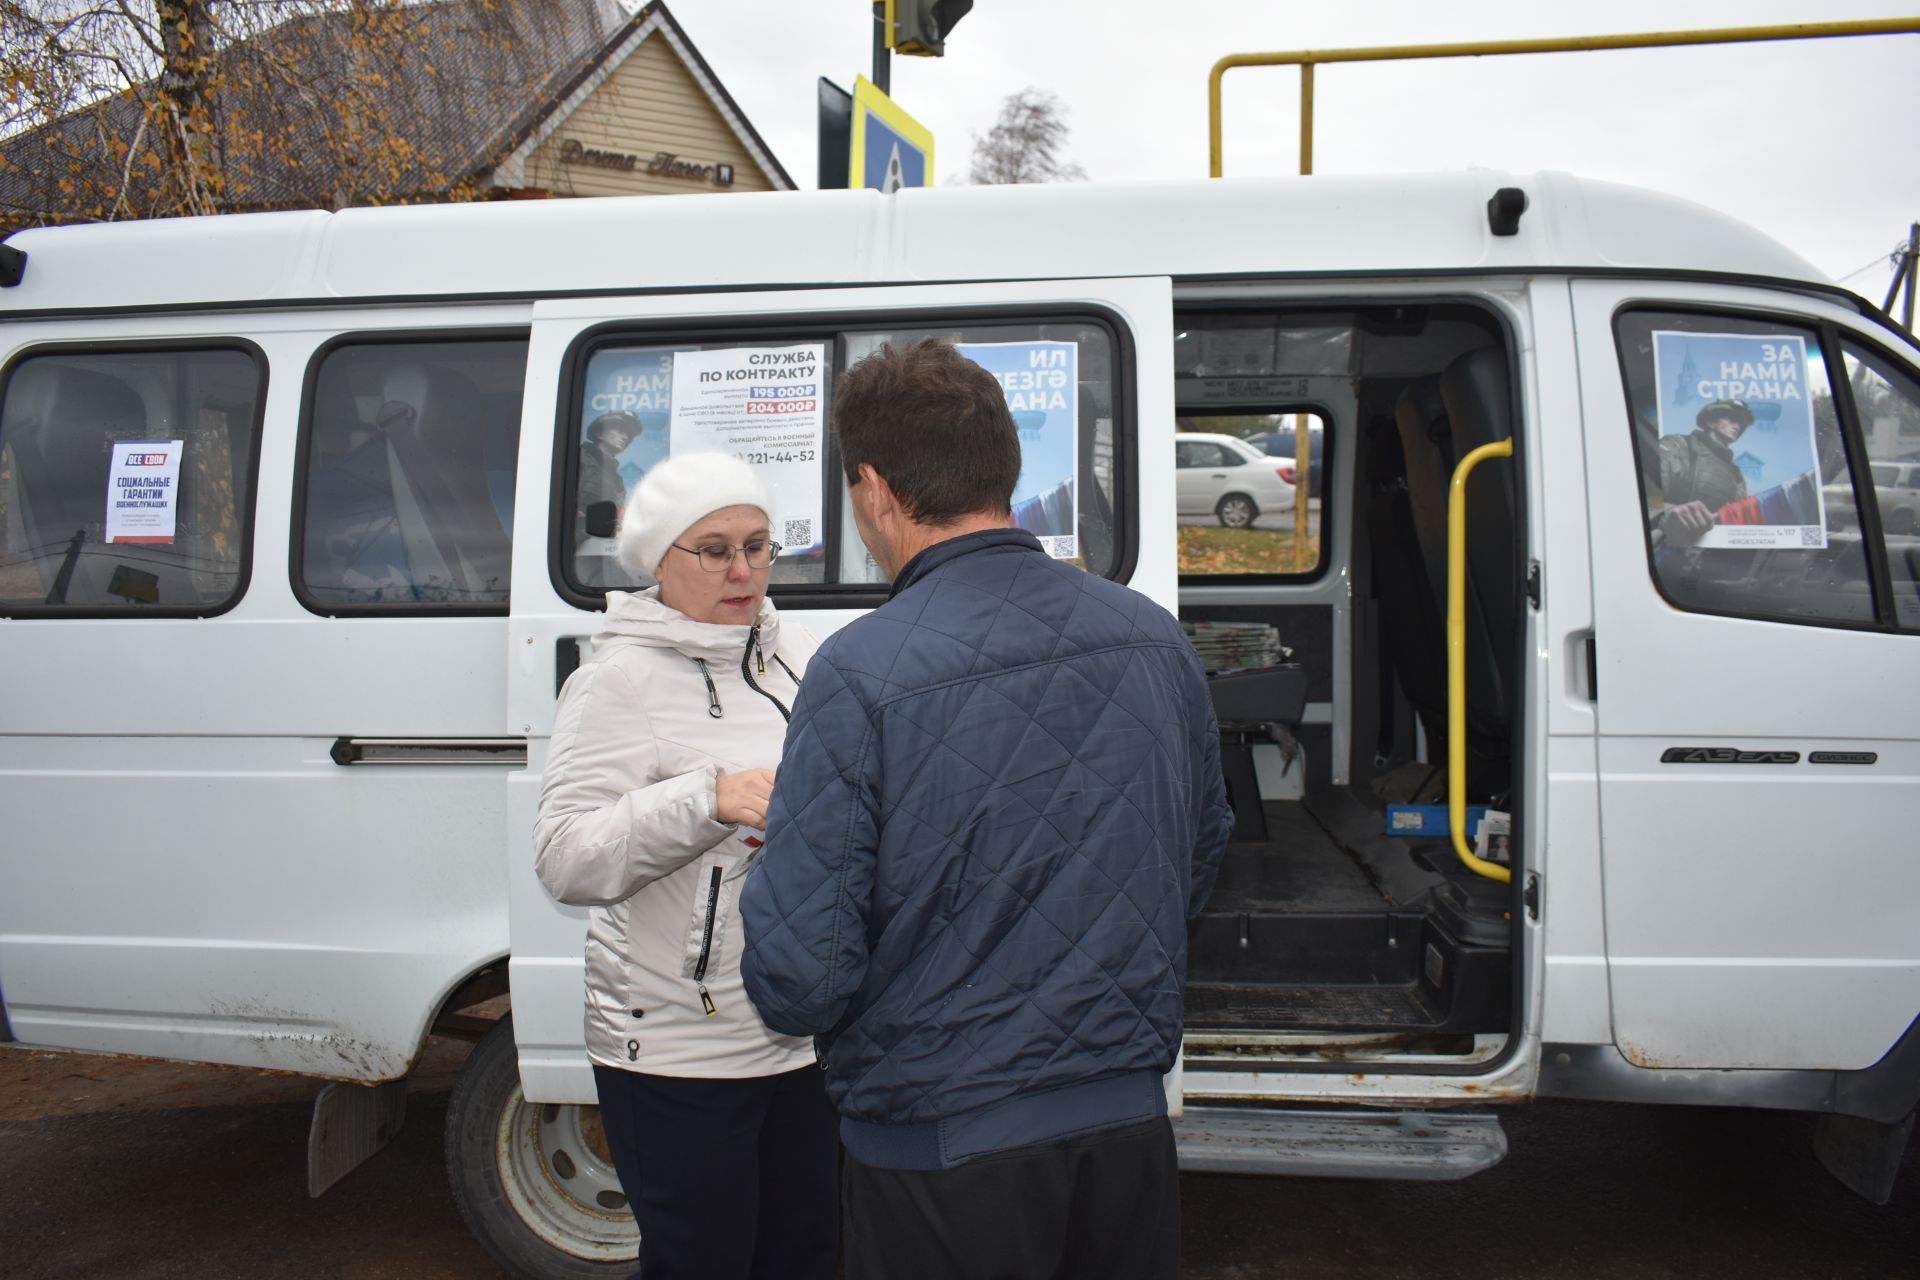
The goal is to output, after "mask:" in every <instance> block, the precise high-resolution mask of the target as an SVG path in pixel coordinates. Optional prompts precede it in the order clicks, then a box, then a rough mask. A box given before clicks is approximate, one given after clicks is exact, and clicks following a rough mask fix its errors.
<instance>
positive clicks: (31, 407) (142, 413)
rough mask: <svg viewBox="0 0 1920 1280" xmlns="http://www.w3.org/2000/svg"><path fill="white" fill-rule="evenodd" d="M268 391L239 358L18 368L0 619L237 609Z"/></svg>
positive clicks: (68, 362) (3, 466)
mask: <svg viewBox="0 0 1920 1280" xmlns="http://www.w3.org/2000/svg"><path fill="white" fill-rule="evenodd" d="M265 381H266V368H265V364H264V362H263V361H262V360H260V359H259V358H258V357H257V356H256V355H255V354H254V353H252V352H250V351H246V350H241V349H239V348H237V347H228V348H223V349H210V350H199V351H179V350H152V349H131V348H130V349H125V350H116V351H94V352H86V353H80V352H49V353H47V354H44V355H29V356H27V357H26V358H25V359H22V360H20V361H19V362H18V363H16V364H15V365H14V366H13V367H12V368H11V369H10V370H9V371H8V372H7V375H6V383H5V386H4V388H3V389H0V613H4V614H6V615H9V616H22V615H28V614H34V613H62V614H74V613H82V614H120V613H127V612H148V613H159V614H176V615H196V616H197V615H206V614H212V613H218V612H220V611H222V610H223V609H226V608H229V607H231V606H232V605H233V604H234V603H235V601H237V600H238V599H239V596H240V593H241V591H242V590H243V589H244V586H245V583H246V578H247V570H248V547H247V542H248V538H247V533H248V529H249V526H250V524H251V521H252V510H253V470H254V455H255V449H256V442H257V438H258V435H259V430H260V413H259V408H260V398H261V393H262V389H263V387H264V384H265Z"/></svg>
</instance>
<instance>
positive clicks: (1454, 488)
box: [1447, 439, 1513, 884]
mask: <svg viewBox="0 0 1920 1280" xmlns="http://www.w3.org/2000/svg"><path fill="white" fill-rule="evenodd" d="M1512 456H1513V441H1512V440H1510V439H1508V440H1496V441H1494V442H1493V443H1492V444H1483V445H1481V446H1480V447H1479V448H1478V449H1475V450H1474V451H1473V452H1472V453H1469V454H1468V455H1467V456H1466V457H1464V458H1462V459H1460V465H1459V466H1457V467H1455V468H1454V469H1453V484H1452V485H1451V486H1449V487H1448V489H1447V829H1448V830H1449V831H1450V832H1451V833H1452V835H1453V851H1454V852H1455V853H1457V854H1459V855H1460V861H1462V862H1464V863H1466V864H1467V870H1469V871H1473V872H1476V873H1478V874H1480V875H1483V876H1485V877H1486V878H1487V879H1489V880H1498V881H1501V882H1502V883H1504V884H1511V883H1512V882H1513V872H1512V871H1511V870H1509V869H1508V868H1506V867H1503V866H1501V865H1500V864H1499V863H1497V862H1488V861H1487V860H1486V859H1485V858H1481V857H1477V856H1475V854H1474V852H1473V850H1472V849H1470V848H1468V847H1467V477H1468V476H1470V475H1472V474H1473V469H1474V468H1475V467H1477V466H1479V465H1480V464H1481V463H1483V462H1485V461H1486V460H1487V459H1488V458H1511V457H1512Z"/></svg>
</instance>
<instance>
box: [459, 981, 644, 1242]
mask: <svg viewBox="0 0 1920 1280" xmlns="http://www.w3.org/2000/svg"><path fill="white" fill-rule="evenodd" d="M446 1148H447V1179H448V1181H449V1182H450V1183H451V1184H452V1187H453V1200H454V1203H455V1204H457V1205H458V1206H459V1207H460V1216H461V1217H462V1218H464V1219H466V1223H467V1229H468V1230H469V1231H471V1232H472V1233H473V1235H474V1238H475V1239H476V1240H478V1241H479V1242H480V1244H481V1246H482V1247H483V1248H485V1249H486V1251H487V1252H488V1253H489V1254H491V1255H492V1256H493V1260H494V1261H495V1262H497V1263H499V1264H500V1266H501V1269H502V1270H504V1271H506V1272H507V1273H508V1274H509V1275H514V1276H522V1277H528V1278H529V1280H596V1278H598V1277H613V1276H620V1277H625V1276H630V1275H632V1274H633V1271H634V1267H635V1263H636V1261H637V1259H638V1257H639V1253H640V1228H639V1226H638V1225H637V1224H636V1223H635V1222H634V1220H633V1213H632V1212H631V1211H630V1210H629V1209H628V1208H627V1201H626V1197H625V1196H624V1195H622V1194H621V1191H620V1182H619V1179H618V1178H617V1177H616V1176H615V1174H614V1170H613V1162H612V1159H611V1158H610V1157H609V1156H608V1154H607V1150H606V1138H605V1135H604V1134H602V1133H601V1130H600V1108H598V1107H589V1106H556V1105H552V1104H546V1105H536V1104H533V1103H530V1102H528V1101H527V1100H526V1097H525V1095H523V1094H522V1093H521V1092H520V1059H519V1052H518V1050H517V1048H516V1047H515V1045H514V1042H513V1016H512V1015H511V1014H509V1015H508V1016H506V1017H504V1018H502V1019H500V1021H499V1022H498V1023H497V1024H495V1026H494V1028H493V1030H491V1031H489V1032H488V1033H487V1034H486V1035H485V1036H484V1037H483V1038H482V1039H481V1041H480V1043H479V1044H477V1045H475V1046H474V1049H473V1052H472V1054H470V1055H469V1056H468V1058H467V1061H466V1065H465V1066H464V1067H462V1068H461V1070H460V1078H459V1080H458V1081H457V1082H455V1084H454V1087H453V1096H452V1098H451V1099H449V1101H448V1103H447V1130H446Z"/></svg>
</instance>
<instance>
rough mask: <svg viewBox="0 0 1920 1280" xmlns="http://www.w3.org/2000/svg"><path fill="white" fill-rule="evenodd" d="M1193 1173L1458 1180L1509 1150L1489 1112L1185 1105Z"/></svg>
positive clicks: (1182, 1133) (1184, 1164)
mask: <svg viewBox="0 0 1920 1280" xmlns="http://www.w3.org/2000/svg"><path fill="white" fill-rule="evenodd" d="M1173 1134H1174V1141H1175V1143H1176V1144H1177V1146H1178V1149H1179V1152H1180V1167H1181V1168H1182V1169H1183V1170H1186V1171H1187V1172H1190V1173H1262V1174H1284V1175H1288V1176H1294V1177H1307V1178H1386V1179H1392V1180H1397V1181H1402V1182H1457V1181H1458V1180H1460V1179H1461V1178H1465V1177H1469V1176H1471V1175H1473V1174H1476V1173H1479V1172H1480V1171H1482V1170H1483V1169H1491V1168H1492V1167H1493V1166H1494V1165H1496V1164H1499V1163H1500V1162H1501V1161H1502V1160H1504V1159H1506V1156H1507V1135H1506V1131H1505V1130H1503V1129H1502V1128H1501V1127H1500V1118H1499V1117H1498V1116H1494V1115H1485V1114H1480V1115H1445V1114H1433V1113H1429V1112H1418V1111H1387V1112H1377V1113H1376V1112H1356V1111H1276V1110H1266V1109H1260V1108H1254V1107H1188V1108H1187V1109H1186V1113H1185V1114H1184V1115H1181V1116H1179V1117H1178V1118H1176V1119H1175V1120H1174V1122H1173Z"/></svg>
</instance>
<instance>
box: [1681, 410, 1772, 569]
mask: <svg viewBox="0 0 1920 1280" xmlns="http://www.w3.org/2000/svg"><path fill="white" fill-rule="evenodd" d="M1694 424H1695V425H1694V429H1693V430H1692V431H1690V432H1688V433H1687V434H1686V435H1670V436H1662V437H1661V438H1660V491H1661V493H1662V495H1663V496H1664V497H1665V499H1666V504H1667V506H1666V512H1665V514H1664V515H1663V516H1662V519H1661V528H1662V529H1663V530H1664V531H1665V533H1666V536H1667V541H1669V542H1671V543H1674V544H1676V545H1679V546H1688V545H1691V544H1692V543H1695V542H1698V541H1699V540H1700V539H1701V537H1702V536H1704V535H1705V534H1706V532H1707V531H1708V530H1709V529H1711V528H1713V526H1714V525H1715V523H1717V519H1718V517H1717V515H1716V513H1717V512H1718V511H1719V510H1720V508H1722V507H1724V506H1727V505H1728V504H1730V503H1734V502H1739V501H1740V500H1741V499H1743V498H1745V497H1746V496H1747V478H1746V476H1744V475H1742V474H1741V472H1740V466H1739V464H1738V463H1736V462H1735V461H1734V460H1733V447H1734V446H1735V445H1737V444H1739V443H1740V437H1741V436H1742V435H1745V434H1746V430H1747V428H1748V427H1751V426H1752V425H1753V410H1752V409H1750V408H1748V407H1747V402H1746V401H1744V400H1715V401H1713V402H1712V403H1711V404H1708V405H1706V406H1705V407H1703V408H1702V409H1701V410H1700V412H1699V413H1698V414H1697V415H1695V418H1694Z"/></svg>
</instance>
